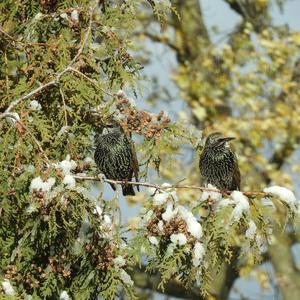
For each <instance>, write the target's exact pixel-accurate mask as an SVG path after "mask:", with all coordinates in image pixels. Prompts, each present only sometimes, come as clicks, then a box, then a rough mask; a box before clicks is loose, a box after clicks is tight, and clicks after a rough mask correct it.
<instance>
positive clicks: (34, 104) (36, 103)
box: [29, 100, 42, 110]
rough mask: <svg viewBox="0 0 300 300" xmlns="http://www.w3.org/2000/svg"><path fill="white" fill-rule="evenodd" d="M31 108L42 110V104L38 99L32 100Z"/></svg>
mask: <svg viewBox="0 0 300 300" xmlns="http://www.w3.org/2000/svg"><path fill="white" fill-rule="evenodd" d="M29 108H30V109H32V110H41V109H42V106H41V104H40V103H39V102H38V101H36V100H32V101H30V103H29Z"/></svg>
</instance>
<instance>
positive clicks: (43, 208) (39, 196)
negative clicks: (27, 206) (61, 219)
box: [32, 189, 50, 216]
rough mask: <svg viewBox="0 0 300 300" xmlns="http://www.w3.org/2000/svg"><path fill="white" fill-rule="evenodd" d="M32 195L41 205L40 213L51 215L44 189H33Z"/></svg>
mask: <svg viewBox="0 0 300 300" xmlns="http://www.w3.org/2000/svg"><path fill="white" fill-rule="evenodd" d="M32 197H33V200H34V201H35V202H37V203H38V204H39V205H40V213H41V214H42V215H46V216H47V215H49V213H50V208H49V207H47V204H46V199H45V193H44V192H43V191H42V190H37V189H33V191H32Z"/></svg>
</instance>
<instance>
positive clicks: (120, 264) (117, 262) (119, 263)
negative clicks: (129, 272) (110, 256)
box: [114, 255, 126, 267]
mask: <svg viewBox="0 0 300 300" xmlns="http://www.w3.org/2000/svg"><path fill="white" fill-rule="evenodd" d="M114 264H115V265H116V266H118V267H123V266H125V264H126V260H125V259H124V257H123V256H121V255H119V256H117V257H116V258H114Z"/></svg>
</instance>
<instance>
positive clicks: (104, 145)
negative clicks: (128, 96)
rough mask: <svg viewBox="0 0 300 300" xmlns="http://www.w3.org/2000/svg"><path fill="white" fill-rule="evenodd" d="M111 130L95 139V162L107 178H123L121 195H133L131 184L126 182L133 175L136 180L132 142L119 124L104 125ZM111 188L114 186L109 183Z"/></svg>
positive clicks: (136, 171)
mask: <svg viewBox="0 0 300 300" xmlns="http://www.w3.org/2000/svg"><path fill="white" fill-rule="evenodd" d="M105 127H107V128H112V129H111V132H109V133H107V134H101V135H99V136H98V137H97V139H96V150H95V162H96V164H97V166H98V167H99V169H100V170H101V172H102V173H103V174H104V175H105V177H106V178H107V179H112V180H123V181H124V184H122V191H123V195H124V196H127V195H135V193H134V190H133V186H132V185H131V184H126V181H131V180H132V176H133V175H134V176H135V179H136V181H138V171H139V167H138V161H137V157H136V152H135V149H134V143H133V141H132V140H131V138H130V137H127V136H126V134H125V133H124V132H123V130H122V128H121V127H120V125H119V124H114V125H112V126H105ZM110 185H111V187H112V188H113V190H116V186H115V185H114V184H113V183H110Z"/></svg>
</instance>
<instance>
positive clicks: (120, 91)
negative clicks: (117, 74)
mask: <svg viewBox="0 0 300 300" xmlns="http://www.w3.org/2000/svg"><path fill="white" fill-rule="evenodd" d="M103 27H105V26H103ZM102 30H103V28H102ZM117 96H118V97H122V98H125V97H126V94H125V92H124V91H123V90H119V91H118V92H117Z"/></svg>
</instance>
